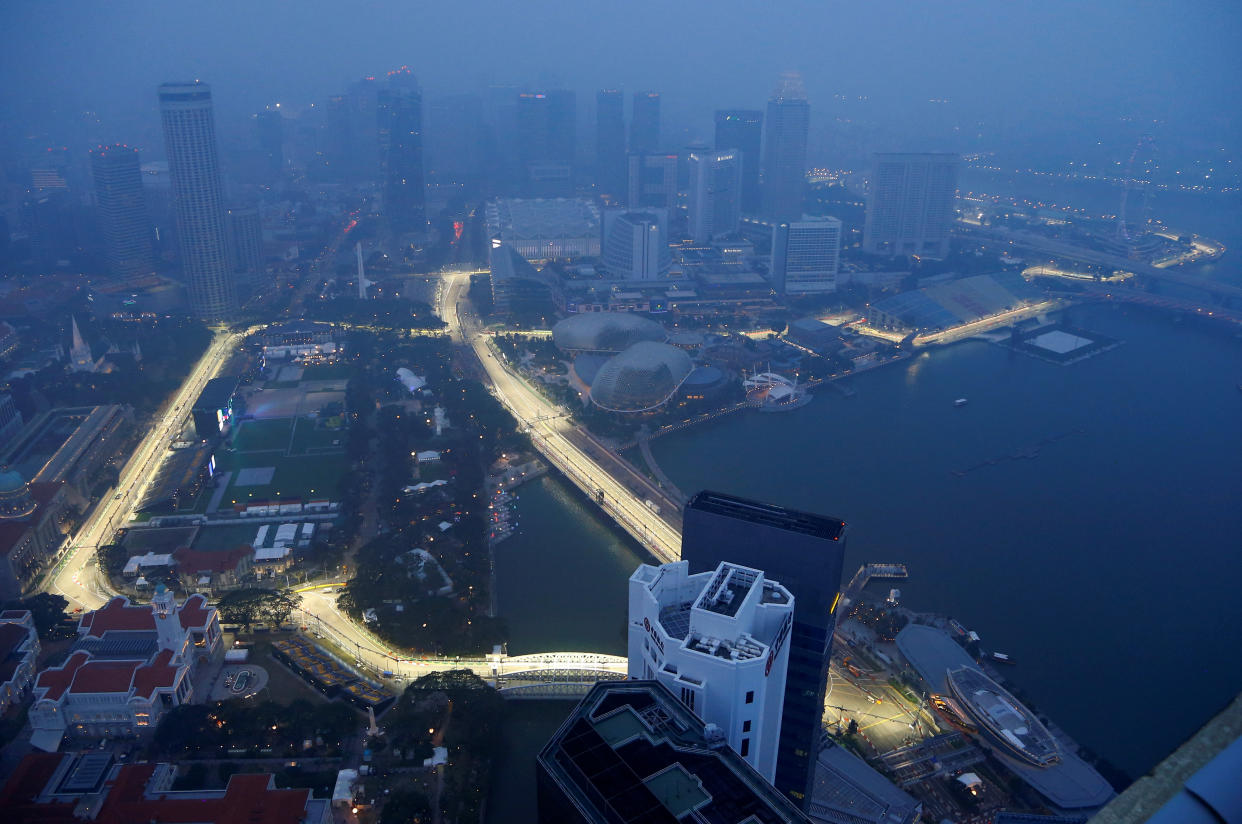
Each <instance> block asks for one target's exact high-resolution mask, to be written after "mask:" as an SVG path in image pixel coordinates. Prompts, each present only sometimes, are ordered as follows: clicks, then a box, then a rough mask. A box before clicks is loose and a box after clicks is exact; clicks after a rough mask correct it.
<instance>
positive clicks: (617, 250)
mask: <svg viewBox="0 0 1242 824" xmlns="http://www.w3.org/2000/svg"><path fill="white" fill-rule="evenodd" d="M603 230H604V244H603V249H602V253H601V255H600V257H601V259H602V260H603V263H604V266H605V268H607V269H608V272H609V273H610V274H611V275H612V276H613V277H619V278H622V279H624V280H660V279H661V278H663V277H665V276H666V275H667V274H668V270H669V267H670V266H672V263H673V255H672V252H671V251H670V250H669V246H668V210H667V209H646V210H643V211H638V210H626V209H608V210H606V211H605V212H604V220H603Z"/></svg>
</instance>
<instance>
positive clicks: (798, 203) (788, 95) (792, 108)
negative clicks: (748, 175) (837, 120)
mask: <svg viewBox="0 0 1242 824" xmlns="http://www.w3.org/2000/svg"><path fill="white" fill-rule="evenodd" d="M810 124H811V105H810V104H809V103H807V102H806V92H805V91H804V90H803V88H802V77H801V75H799V74H797V73H796V72H788V73H786V74H784V75H781V85H780V86H779V87H777V89H776V91H775V92H773V94H772V98H771V99H770V100H769V101H768V118H767V122H766V123H765V124H764V138H763V140H764V147H763V216H764V217H765V218H767V219H768V220H770V221H772V222H773V223H779V222H782V221H789V220H797V219H798V218H800V217H802V195H803V192H804V190H805V189H806V137H807V131H808V130H809V129H810Z"/></svg>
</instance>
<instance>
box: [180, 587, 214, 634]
mask: <svg viewBox="0 0 1242 824" xmlns="http://www.w3.org/2000/svg"><path fill="white" fill-rule="evenodd" d="M215 611H216V610H215V608H214V607H209V606H207V599H206V598H205V597H204V596H203V595H202V594H200V593H198V592H196V593H194V594H193V595H191V596H190V597H189V598H186V599H185V603H184V604H182V605H181V610H180V611H179V612H178V613H177V617H178V618H180V619H181V628H182V629H202V628H204V627H206V626H207V624H208V622H210V621H211V615H212V613H214V612H215Z"/></svg>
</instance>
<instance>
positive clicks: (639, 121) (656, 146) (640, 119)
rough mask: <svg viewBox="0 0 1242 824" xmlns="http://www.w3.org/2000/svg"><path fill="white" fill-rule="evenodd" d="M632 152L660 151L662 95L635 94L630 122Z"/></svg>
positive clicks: (654, 93) (649, 93)
mask: <svg viewBox="0 0 1242 824" xmlns="http://www.w3.org/2000/svg"><path fill="white" fill-rule="evenodd" d="M630 151H631V152H638V153H645V152H658V151H660V93H659V92H635V93H634V115H633V118H632V119H631V120H630Z"/></svg>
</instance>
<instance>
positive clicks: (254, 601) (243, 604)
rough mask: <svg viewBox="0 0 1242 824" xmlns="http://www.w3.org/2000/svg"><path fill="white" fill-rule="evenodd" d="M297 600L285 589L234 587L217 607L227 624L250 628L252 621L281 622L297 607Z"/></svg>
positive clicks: (287, 618)
mask: <svg viewBox="0 0 1242 824" xmlns="http://www.w3.org/2000/svg"><path fill="white" fill-rule="evenodd" d="M297 606H298V601H297V599H296V598H295V597H294V596H293V594H292V593H291V592H290V591H289V590H287V589H281V590H274V589H259V588H257V587H247V588H245V589H235V590H233V591H232V592H230V593H229V594H227V595H225V596H224V597H223V598H221V599H220V603H219V604H218V605H217V609H219V611H220V618H221V619H222V620H223V621H224V622H225V623H227V624H241V625H242V626H243V627H244V628H246V629H250V625H251V624H254V623H259V622H263V623H269V624H283V623H284V622H285V621H287V620H289V615H290V613H292V612H293V610H295V609H297Z"/></svg>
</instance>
